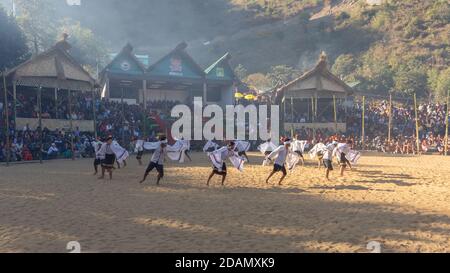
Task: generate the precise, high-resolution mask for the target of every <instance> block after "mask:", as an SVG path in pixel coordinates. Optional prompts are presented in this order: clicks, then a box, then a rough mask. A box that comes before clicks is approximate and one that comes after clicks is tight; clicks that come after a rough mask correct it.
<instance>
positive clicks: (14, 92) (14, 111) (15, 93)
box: [13, 81, 17, 128]
mask: <svg viewBox="0 0 450 273" xmlns="http://www.w3.org/2000/svg"><path fill="white" fill-rule="evenodd" d="M13 103H14V104H13V114H14V125H15V126H16V128H17V86H16V82H15V81H13Z"/></svg>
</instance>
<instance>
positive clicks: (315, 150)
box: [309, 143, 327, 159]
mask: <svg viewBox="0 0 450 273" xmlns="http://www.w3.org/2000/svg"><path fill="white" fill-rule="evenodd" d="M326 147H327V146H326V145H325V144H323V143H317V144H316V145H314V147H313V148H312V149H311V151H309V157H310V158H311V159H314V158H316V157H317V153H318V152H321V151H322V150H323V149H325V148H326Z"/></svg>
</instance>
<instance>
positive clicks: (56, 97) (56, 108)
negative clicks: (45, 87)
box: [54, 88, 58, 119]
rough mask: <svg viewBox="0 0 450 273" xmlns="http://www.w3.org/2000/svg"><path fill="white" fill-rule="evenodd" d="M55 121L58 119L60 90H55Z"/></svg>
mask: <svg viewBox="0 0 450 273" xmlns="http://www.w3.org/2000/svg"><path fill="white" fill-rule="evenodd" d="M54 96H55V119H58V88H55V94H54Z"/></svg>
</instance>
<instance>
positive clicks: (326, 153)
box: [322, 141, 338, 180]
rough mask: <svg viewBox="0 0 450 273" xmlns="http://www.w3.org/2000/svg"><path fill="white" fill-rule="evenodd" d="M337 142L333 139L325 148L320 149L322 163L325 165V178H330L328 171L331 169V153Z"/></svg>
mask: <svg viewBox="0 0 450 273" xmlns="http://www.w3.org/2000/svg"><path fill="white" fill-rule="evenodd" d="M337 145H338V142H337V141H333V142H332V143H330V144H328V145H327V146H326V147H325V148H323V149H322V154H323V165H324V166H325V169H326V174H325V178H326V179H327V180H330V178H329V175H330V171H333V162H332V160H333V156H335V155H334V154H333V152H334V151H335V148H336V147H337Z"/></svg>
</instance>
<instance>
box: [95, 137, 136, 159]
mask: <svg viewBox="0 0 450 273" xmlns="http://www.w3.org/2000/svg"><path fill="white" fill-rule="evenodd" d="M107 146H108V144H107V143H103V144H102V146H101V147H100V149H99V150H98V151H97V153H96V156H97V158H99V159H105V156H106V147H107ZM110 148H111V151H113V153H114V154H115V155H116V160H117V162H119V163H120V164H121V163H122V162H123V161H125V160H126V159H127V158H128V157H129V156H130V154H129V153H128V151H127V150H126V149H124V148H122V147H121V146H120V145H119V143H117V142H116V141H113V143H111V145H110Z"/></svg>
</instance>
